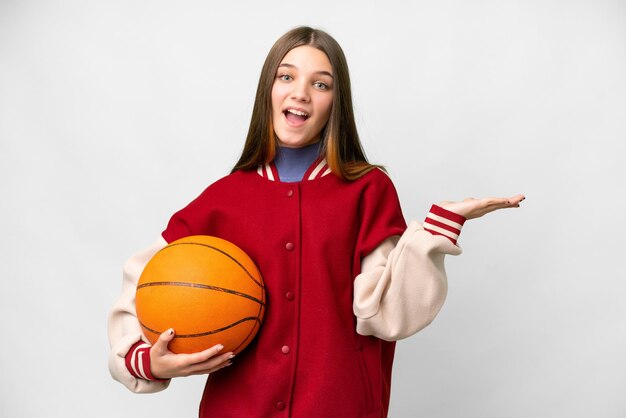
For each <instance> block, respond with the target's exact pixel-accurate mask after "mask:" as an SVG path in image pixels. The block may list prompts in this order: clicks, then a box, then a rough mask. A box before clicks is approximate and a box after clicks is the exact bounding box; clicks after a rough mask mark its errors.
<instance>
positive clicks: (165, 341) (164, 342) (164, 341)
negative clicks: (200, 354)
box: [153, 328, 175, 352]
mask: <svg viewBox="0 0 626 418" xmlns="http://www.w3.org/2000/svg"><path fill="white" fill-rule="evenodd" d="M174 335H175V332H174V328H170V329H168V330H167V331H165V332H164V333H163V334H161V335H159V339H158V340H157V342H156V343H154V347H153V348H154V349H155V350H158V351H159V352H164V351H168V350H169V348H168V346H169V344H170V342H171V341H172V340H173V339H174Z"/></svg>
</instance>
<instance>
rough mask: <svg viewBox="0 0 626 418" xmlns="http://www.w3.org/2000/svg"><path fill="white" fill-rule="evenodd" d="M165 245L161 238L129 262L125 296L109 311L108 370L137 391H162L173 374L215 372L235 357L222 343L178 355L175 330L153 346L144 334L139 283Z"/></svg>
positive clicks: (114, 376) (115, 377) (123, 292)
mask: <svg viewBox="0 0 626 418" xmlns="http://www.w3.org/2000/svg"><path fill="white" fill-rule="evenodd" d="M166 245H167V242H166V241H165V239H163V238H159V239H158V240H157V241H156V242H155V243H154V244H153V245H151V246H150V247H149V248H147V249H146V250H144V251H142V252H139V253H137V254H135V255H134V256H133V257H131V258H130V259H129V260H128V261H127V262H126V264H125V265H124V281H123V285H122V295H121V296H120V297H119V299H118V300H117V302H116V303H115V305H113V308H112V309H111V312H110V314H109V342H110V344H111V354H110V356H109V370H110V372H111V375H112V376H113V378H114V379H115V380H117V381H119V382H121V383H123V384H124V385H125V386H126V387H127V388H128V389H130V390H131V391H132V392H136V393H151V392H158V391H160V390H163V389H165V388H166V387H167V386H168V385H169V380H167V379H170V378H172V377H180V376H190V375H194V374H208V373H213V372H215V371H217V370H219V369H221V368H223V367H227V366H229V365H231V364H232V363H231V359H232V358H233V357H234V356H233V353H232V352H227V353H221V354H220V351H221V350H222V348H223V346H222V345H216V346H213V347H210V348H207V349H206V350H204V351H201V352H199V353H192V354H175V353H173V352H171V351H170V350H169V348H168V345H169V343H170V341H172V339H174V337H175V332H174V330H173V329H170V330H167V331H165V332H164V333H163V334H162V335H161V336H160V337H159V339H158V340H157V341H156V342H155V344H154V345H153V346H151V345H150V344H149V343H148V342H147V341H146V340H145V338H144V337H143V334H142V331H141V327H140V326H139V321H138V320H137V313H136V310H135V293H136V288H137V282H138V280H139V277H140V276H141V273H142V272H143V269H144V268H145V266H146V264H147V263H148V261H150V259H151V258H152V257H153V256H154V254H156V253H157V252H158V251H159V250H160V249H162V248H163V247H165V246H166ZM157 376H159V377H162V378H163V379H160V378H159V377H157Z"/></svg>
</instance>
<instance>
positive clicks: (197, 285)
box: [137, 282, 265, 306]
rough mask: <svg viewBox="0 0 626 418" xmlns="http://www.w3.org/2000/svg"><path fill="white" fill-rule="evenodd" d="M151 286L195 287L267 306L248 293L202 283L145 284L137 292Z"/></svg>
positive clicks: (138, 287)
mask: <svg viewBox="0 0 626 418" xmlns="http://www.w3.org/2000/svg"><path fill="white" fill-rule="evenodd" d="M151 286H179V287H195V288H198V289H206V290H215V291H218V292H224V293H230V294H231V295H236V296H241V297H242V298H246V299H250V300H252V301H254V302H256V303H258V304H259V305H261V306H264V305H265V302H263V301H262V300H259V299H257V298H255V297H254V296H250V295H248V294H246V293H241V292H237V291H236V290H232V289H225V288H223V287H217V286H210V285H208V284H201V283H189V282H150V283H144V284H141V285H139V286H137V291H139V289H143V288H144V287H151Z"/></svg>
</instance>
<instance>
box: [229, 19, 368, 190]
mask: <svg viewBox="0 0 626 418" xmlns="http://www.w3.org/2000/svg"><path fill="white" fill-rule="evenodd" d="M303 45H309V46H312V47H314V48H317V49H319V50H320V51H322V52H324V53H325V54H326V56H327V57H328V60H329V61H330V64H331V66H332V69H333V78H334V81H333V89H334V90H333V104H332V109H331V112H330V117H329V119H328V122H327V123H326V126H325V127H324V128H323V129H322V132H321V135H320V137H321V139H320V140H321V141H322V151H321V152H322V153H323V154H324V156H325V157H326V162H327V163H328V166H329V167H330V169H331V171H332V172H333V173H334V174H336V175H338V176H340V177H341V178H344V179H348V180H354V179H357V178H359V177H361V176H362V175H364V174H365V173H367V172H369V171H371V170H372V169H374V168H375V167H377V166H375V165H372V164H369V163H368V162H367V158H366V157H365V152H364V151H363V147H362V146H361V141H360V140H359V134H358V133H357V129H356V122H355V120H354V110H353V109H352V90H351V88H350V75H349V72H348V63H347V62H346V57H345V55H344V54H343V51H342V49H341V47H340V46H339V44H338V43H337V41H336V40H335V39H334V38H333V37H332V36H330V35H329V34H327V33H326V32H324V31H321V30H319V29H313V28H310V27H306V26H301V27H297V28H295V29H292V30H290V31H289V32H287V33H285V34H284V35H283V36H281V37H280V38H279V39H278V40H277V41H276V43H275V44H274V46H272V49H271V50H270V52H269V53H268V54H267V58H265V63H264V64H263V69H262V70H261V76H260V77H259V84H258V86H257V91H256V98H255V101H254V108H253V110H252V118H251V120H250V127H249V128H248V135H247V137H246V143H245V145H244V148H243V151H242V153H241V157H240V158H239V161H238V162H237V164H236V165H235V167H234V168H233V170H232V172H235V171H237V170H256V168H257V167H258V166H259V165H260V164H267V163H269V162H270V161H272V160H273V159H274V157H275V155H276V147H277V146H278V141H277V138H276V135H275V133H274V127H273V126H272V97H271V96H272V86H273V85H274V80H275V78H276V71H277V70H278V66H279V65H280V62H281V61H282V59H283V58H284V57H285V55H287V53H288V52H289V51H291V50H292V49H294V48H296V47H299V46H303Z"/></svg>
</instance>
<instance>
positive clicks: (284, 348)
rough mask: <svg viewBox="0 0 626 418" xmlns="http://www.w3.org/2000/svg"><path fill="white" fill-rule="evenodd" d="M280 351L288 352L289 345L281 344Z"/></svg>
mask: <svg viewBox="0 0 626 418" xmlns="http://www.w3.org/2000/svg"><path fill="white" fill-rule="evenodd" d="M280 351H282V352H283V354H289V351H290V349H289V346H288V345H283V348H281V349H280Z"/></svg>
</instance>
